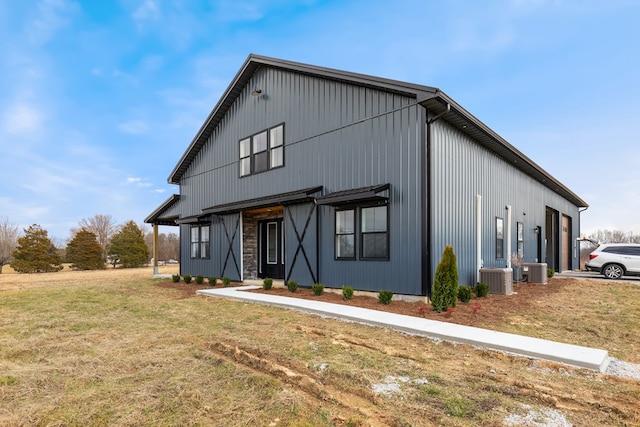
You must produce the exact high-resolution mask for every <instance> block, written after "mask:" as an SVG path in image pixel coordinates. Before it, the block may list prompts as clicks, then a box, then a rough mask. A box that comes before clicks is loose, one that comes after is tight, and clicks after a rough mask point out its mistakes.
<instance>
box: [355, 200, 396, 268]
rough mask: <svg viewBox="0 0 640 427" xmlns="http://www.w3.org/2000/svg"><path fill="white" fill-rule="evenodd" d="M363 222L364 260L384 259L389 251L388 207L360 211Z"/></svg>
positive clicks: (361, 222)
mask: <svg viewBox="0 0 640 427" xmlns="http://www.w3.org/2000/svg"><path fill="white" fill-rule="evenodd" d="M360 214H361V217H362V220H361V221H360V224H361V227H362V258H363V259H367V258H377V259H384V258H387V257H388V256H389V252H388V250H387V246H388V245H387V243H388V242H387V207H386V206H376V207H371V208H362V209H361V210H360Z"/></svg>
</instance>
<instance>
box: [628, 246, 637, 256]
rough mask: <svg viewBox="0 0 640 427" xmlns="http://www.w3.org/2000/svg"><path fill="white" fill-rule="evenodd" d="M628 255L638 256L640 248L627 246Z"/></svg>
mask: <svg viewBox="0 0 640 427" xmlns="http://www.w3.org/2000/svg"><path fill="white" fill-rule="evenodd" d="M628 249H629V252H628V253H629V255H635V256H640V247H636V246H629V247H628Z"/></svg>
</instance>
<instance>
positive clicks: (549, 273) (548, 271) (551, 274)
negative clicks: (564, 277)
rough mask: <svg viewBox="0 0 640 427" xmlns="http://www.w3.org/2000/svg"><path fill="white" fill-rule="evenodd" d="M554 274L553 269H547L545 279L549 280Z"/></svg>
mask: <svg viewBox="0 0 640 427" xmlns="http://www.w3.org/2000/svg"><path fill="white" fill-rule="evenodd" d="M554 274H556V272H555V270H554V269H553V268H547V277H548V278H549V279H551V278H552V277H553V275H554Z"/></svg>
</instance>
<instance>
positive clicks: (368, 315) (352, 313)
mask: <svg viewBox="0 0 640 427" xmlns="http://www.w3.org/2000/svg"><path fill="white" fill-rule="evenodd" d="M258 288H260V287H259V286H240V287H233V288H218V289H203V290H199V291H196V294H198V295H205V296H211V297H221V298H227V299H233V300H237V301H245V302H253V303H257V304H266V305H272V306H276V307H281V308H286V309H290V310H298V311H303V312H306V313H313V314H316V315H320V316H329V317H335V318H338V319H345V320H349V321H352V322H358V323H364V324H368V325H373V326H379V327H384V328H391V329H395V330H398V331H402V332H406V333H409V334H413V335H422V336H427V337H430V338H437V339H441V340H445V341H451V342H458V343H464V344H471V345H474V346H478V347H483V348H488V349H492V350H498V351H502V352H506V353H513V354H517V355H521V356H527V357H532V358H534V359H544V360H550V361H553V362H558V363H562V364H566V365H571V366H576V367H579V368H588V369H593V370H594V371H598V372H605V371H606V369H607V366H608V365H609V361H610V359H609V353H608V352H607V351H606V350H600V349H597V348H589V347H582V346H577V345H572V344H563V343H558V342H555V341H548V340H543V339H539V338H530V337H525V336H522V335H515V334H508V333H504V332H496V331H491V330H488V329H481V328H475V327H473V326H463V325H457V324H454V323H448V322H439V321H436V320H429V319H424V318H420V317H414V316H405V315H400V314H394V313H387V312H384V311H377V310H369V309H364V308H359V307H353V306H349V305H343V304H331V303H326V302H321V301H311V300H306V299H301V298H288V297H281V296H276V295H268V294H263V293H255V292H244V291H247V290H251V289H258Z"/></svg>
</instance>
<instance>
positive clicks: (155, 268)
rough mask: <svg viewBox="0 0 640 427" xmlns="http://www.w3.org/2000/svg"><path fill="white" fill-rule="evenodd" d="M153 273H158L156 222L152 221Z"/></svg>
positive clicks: (155, 274)
mask: <svg viewBox="0 0 640 427" xmlns="http://www.w3.org/2000/svg"><path fill="white" fill-rule="evenodd" d="M153 275H154V276H157V275H158V223H157V222H154V223H153Z"/></svg>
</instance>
